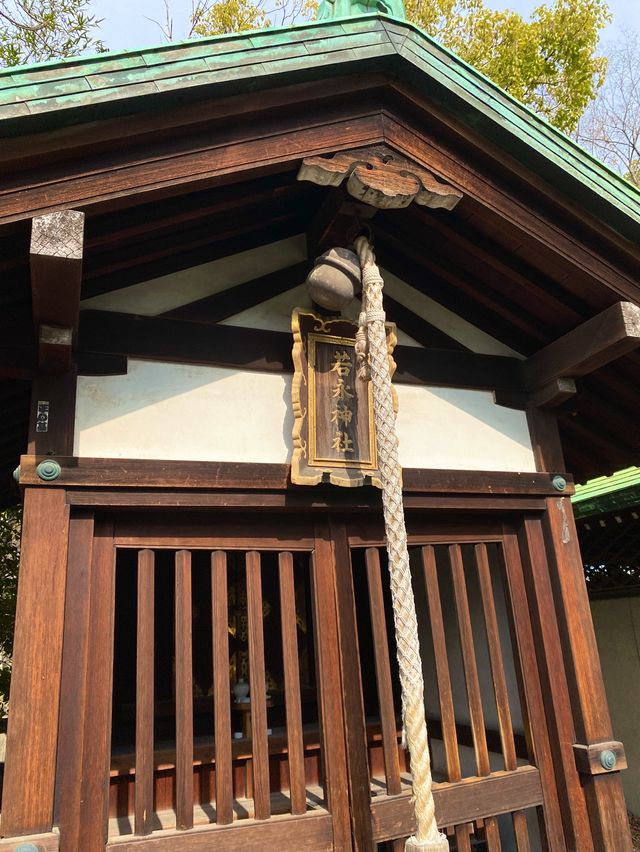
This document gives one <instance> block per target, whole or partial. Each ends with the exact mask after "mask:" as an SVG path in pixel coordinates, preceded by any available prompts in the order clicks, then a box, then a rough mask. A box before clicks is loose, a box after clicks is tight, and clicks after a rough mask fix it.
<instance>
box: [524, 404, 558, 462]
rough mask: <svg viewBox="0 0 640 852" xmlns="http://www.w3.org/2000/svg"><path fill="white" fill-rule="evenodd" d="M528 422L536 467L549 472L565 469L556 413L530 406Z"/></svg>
mask: <svg viewBox="0 0 640 852" xmlns="http://www.w3.org/2000/svg"><path fill="white" fill-rule="evenodd" d="M527 423H528V425H529V434H530V435H531V446H532V447H533V455H534V458H535V461H536V469H537V470H539V471H549V472H553V471H557V472H560V471H563V470H565V461H564V453H563V450H562V444H561V442H560V435H559V434H558V418H557V415H556V413H555V412H553V411H545V410H543V409H540V408H535V407H534V406H530V407H529V408H527Z"/></svg>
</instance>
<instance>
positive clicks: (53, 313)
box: [30, 210, 84, 373]
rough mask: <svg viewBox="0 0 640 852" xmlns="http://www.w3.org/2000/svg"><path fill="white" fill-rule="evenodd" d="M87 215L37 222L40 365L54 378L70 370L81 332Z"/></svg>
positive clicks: (34, 257) (34, 265) (34, 286)
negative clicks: (85, 216) (74, 342)
mask: <svg viewBox="0 0 640 852" xmlns="http://www.w3.org/2000/svg"><path fill="white" fill-rule="evenodd" d="M83 238H84V214H83V213H81V212H79V211H77V210H62V211H59V212H57V213H49V214H47V215H46V216H39V217H38V218H36V219H34V220H33V226H32V231H31V247H30V263H31V297H32V305H33V319H34V323H35V326H36V329H37V332H38V365H39V367H40V370H42V371H43V372H49V373H63V372H65V371H66V370H68V369H69V367H70V366H71V352H72V346H73V340H74V336H75V333H76V331H77V328H78V316H79V311H80V286H81V282H82V256H83Z"/></svg>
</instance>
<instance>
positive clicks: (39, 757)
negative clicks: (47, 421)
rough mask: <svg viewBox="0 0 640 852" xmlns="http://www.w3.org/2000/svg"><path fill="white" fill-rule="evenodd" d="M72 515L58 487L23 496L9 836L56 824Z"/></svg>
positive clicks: (5, 805)
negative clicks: (70, 522) (65, 611)
mask: <svg viewBox="0 0 640 852" xmlns="http://www.w3.org/2000/svg"><path fill="white" fill-rule="evenodd" d="M68 527H69V509H68V507H67V506H66V503H65V496H64V491H63V490H62V489H59V488H54V489H51V490H49V489H39V488H30V489H27V491H26V492H25V499H24V516H23V535H22V546H21V555H20V580H19V587H18V600H17V606H16V629H15V634H14V645H13V674H12V683H11V701H12V713H11V719H10V720H9V727H8V733H7V752H6V764H5V774H4V789H3V799H2V830H3V833H4V834H6V835H14V834H15V835H19V834H39V833H43V832H45V833H46V832H48V831H50V830H51V827H52V825H53V804H54V783H55V768H56V748H57V737H58V713H59V702H60V675H61V668H62V643H63V628H64V599H65V579H66V572H67V547H68Z"/></svg>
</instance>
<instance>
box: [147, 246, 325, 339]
mask: <svg viewBox="0 0 640 852" xmlns="http://www.w3.org/2000/svg"><path fill="white" fill-rule="evenodd" d="M309 269H310V262H309V261H307V260H305V261H302V263H296V264H294V265H293V266H289V267H287V268H286V269H278V270H277V271H276V272H270V273H269V274H268V275H262V276H260V277H259V278H254V279H253V280H252V281H247V282H245V283H244V284H238V285H236V286H235V287H229V288H228V289H227V290H222V292H220V293H215V294H214V295H213V296H207V297H206V298H204V299H198V300H197V301H195V302H190V303H189V304H188V305H183V306H182V307H180V308H174V309H173V310H171V311H166V312H165V313H164V314H160V316H164V317H169V318H171V319H182V320H191V321H193V322H207V323H216V322H221V321H222V320H225V319H227V318H228V317H231V316H233V315H234V314H239V313H240V312H241V311H246V310H248V309H249V308H253V307H254V306H255V305H259V304H260V303H261V302H266V301H267V299H272V298H273V297H274V296H278V295H279V294H280V293H285V292H286V291H287V290H290V289H291V288H292V287H296V286H298V284H302V283H303V282H304V280H305V278H306V277H307V273H308V272H309Z"/></svg>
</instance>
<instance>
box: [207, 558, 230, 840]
mask: <svg viewBox="0 0 640 852" xmlns="http://www.w3.org/2000/svg"><path fill="white" fill-rule="evenodd" d="M228 610H229V604H228V595H227V555H226V553H225V552H224V551H221V550H217V551H214V553H212V554H211V612H212V641H213V646H212V647H213V712H214V739H215V761H216V822H217V823H218V825H228V824H229V823H231V822H232V821H233V775H232V750H231V745H232V740H231V696H230V683H229V613H228Z"/></svg>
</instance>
